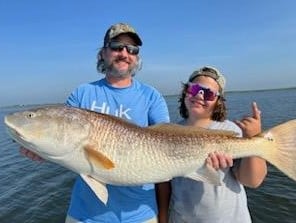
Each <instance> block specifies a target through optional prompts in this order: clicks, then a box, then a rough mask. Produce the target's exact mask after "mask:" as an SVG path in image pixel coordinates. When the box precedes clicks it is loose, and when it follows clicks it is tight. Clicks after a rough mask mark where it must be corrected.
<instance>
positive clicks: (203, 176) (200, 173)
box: [185, 164, 221, 186]
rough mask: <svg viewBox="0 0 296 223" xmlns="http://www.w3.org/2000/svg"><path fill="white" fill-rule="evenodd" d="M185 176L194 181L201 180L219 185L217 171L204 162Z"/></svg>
mask: <svg viewBox="0 0 296 223" xmlns="http://www.w3.org/2000/svg"><path fill="white" fill-rule="evenodd" d="M185 177H187V178H190V179H192V180H196V181H202V182H205V183H209V184H214V185H216V186H220V185H221V181H220V176H219V172H218V171H217V170H215V169H214V168H213V167H212V166H210V165H208V164H205V165H204V166H202V167H201V168H199V169H198V170H197V171H196V172H193V173H190V174H188V175H186V176H185Z"/></svg>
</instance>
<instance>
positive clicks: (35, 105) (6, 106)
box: [0, 87, 296, 109]
mask: <svg viewBox="0 0 296 223" xmlns="http://www.w3.org/2000/svg"><path fill="white" fill-rule="evenodd" d="M292 89H296V87H286V88H273V89H272V88H270V89H256V90H230V91H226V92H225V93H226V94H228V93H230V94H231V93H248V92H250V91H252V92H262V91H283V90H292ZM175 96H179V94H167V95H164V97H175ZM55 104H63V102H54V103H44V104H16V105H5V106H0V109H9V108H13V107H24V106H28V107H30V106H32V107H38V106H46V105H55Z"/></svg>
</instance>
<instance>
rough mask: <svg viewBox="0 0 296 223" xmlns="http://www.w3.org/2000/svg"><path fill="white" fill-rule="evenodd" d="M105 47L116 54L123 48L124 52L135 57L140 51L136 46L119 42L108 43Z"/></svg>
mask: <svg viewBox="0 0 296 223" xmlns="http://www.w3.org/2000/svg"><path fill="white" fill-rule="evenodd" d="M106 47H109V48H110V49H111V50H113V51H116V52H121V51H122V50H123V49H124V48H125V49H126V51H127V52H128V53H129V54H132V55H137V54H138V53H139V51H140V48H139V47H138V46H134V45H131V44H124V43H121V42H109V43H107V44H106Z"/></svg>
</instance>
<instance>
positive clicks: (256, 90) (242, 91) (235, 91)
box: [164, 87, 296, 97]
mask: <svg viewBox="0 0 296 223" xmlns="http://www.w3.org/2000/svg"><path fill="white" fill-rule="evenodd" d="M290 89H296V87H286V88H267V89H255V90H230V91H225V93H244V92H250V91H252V92H261V91H282V90H290ZM178 95H179V94H166V95H164V96H165V97H172V96H178Z"/></svg>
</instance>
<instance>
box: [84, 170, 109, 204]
mask: <svg viewBox="0 0 296 223" xmlns="http://www.w3.org/2000/svg"><path fill="white" fill-rule="evenodd" d="M80 176H81V177H82V179H83V180H84V181H85V183H87V185H88V186H89V187H90V188H91V189H92V191H93V192H94V193H95V194H96V196H97V197H98V198H99V199H100V200H101V201H102V202H103V203H104V204H105V205H106V204H107V201H108V190H107V188H106V185H105V184H104V183H102V182H99V181H97V180H95V179H94V178H92V177H91V176H88V175H85V174H80Z"/></svg>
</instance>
